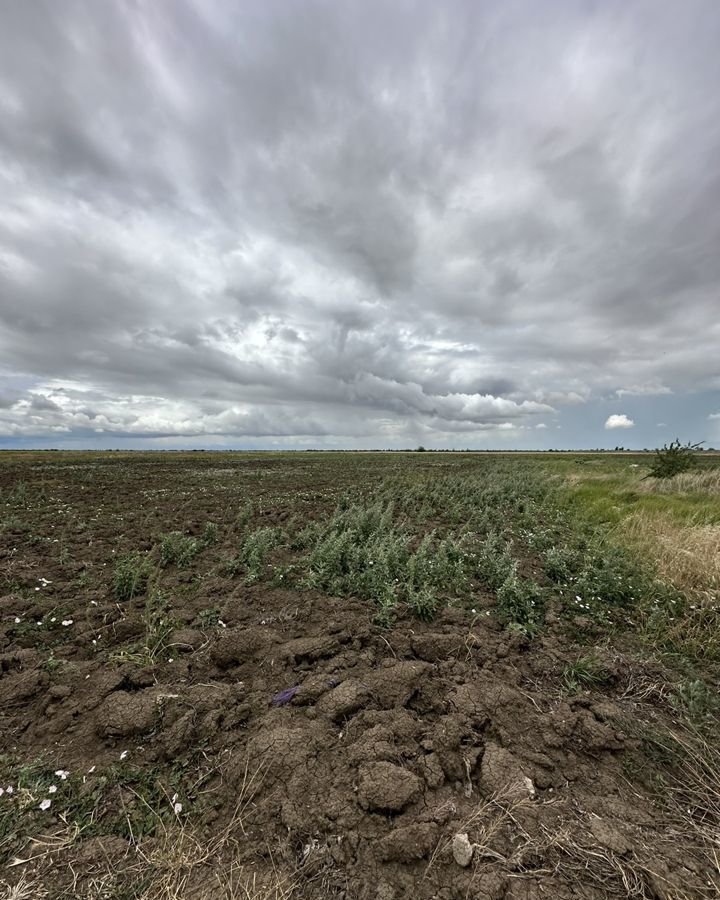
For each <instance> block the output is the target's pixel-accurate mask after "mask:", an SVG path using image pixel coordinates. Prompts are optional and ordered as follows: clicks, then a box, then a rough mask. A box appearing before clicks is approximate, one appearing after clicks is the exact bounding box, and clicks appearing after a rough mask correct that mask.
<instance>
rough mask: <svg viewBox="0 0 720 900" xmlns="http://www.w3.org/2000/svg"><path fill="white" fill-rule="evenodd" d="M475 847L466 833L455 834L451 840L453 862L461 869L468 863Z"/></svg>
mask: <svg viewBox="0 0 720 900" xmlns="http://www.w3.org/2000/svg"><path fill="white" fill-rule="evenodd" d="M474 850H475V847H474V846H473V845H472V844H471V843H470V839H469V838H468V836H467V834H465V833H464V832H463V833H459V834H456V835H455V837H454V838H453V842H452V852H453V858H454V860H455V862H456V863H457V864H458V865H459V866H462V867H463V869H464V868H466V867H467V866H469V865H470V863H471V862H472V858H473V852H474Z"/></svg>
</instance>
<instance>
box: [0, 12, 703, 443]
mask: <svg viewBox="0 0 720 900" xmlns="http://www.w3.org/2000/svg"><path fill="white" fill-rule="evenodd" d="M719 48H720V3H718V2H717V0H707V2H705V0H686V2H684V3H679V2H671V0H668V2H657V0H647V2H643V0H633V2H627V0H618V2H613V0H597V2H593V0H543V2H538V0H521V2H513V0H494V2H480V0H466V2H451V0H443V2H437V0H427V2H403V0H383V2H372V0H347V2H338V0H327V2H314V0H286V2H268V0H261V2H247V0H240V2H238V0H222V2H221V0H196V2H190V0H127V2H120V0H103V2H96V0H84V2H74V0H48V2H40V0H32V2H28V0H0V198H2V199H1V202H0V446H6V447H10V446H58V447H59V446H89V447H106V446H107V447H114V446H137V447H140V446H148V447H151V446H159V447H175V446H177V447H184V446H206V447H223V446H231V447H285V446H287V447H306V446H317V447H333V446H340V447H353V446H356V447H380V446H387V447H403V446H416V445H417V444H420V443H422V444H424V445H425V446H428V447H435V446H438V447H442V446H447V447H520V448H523V447H573V446H574V447H583V446H585V447H595V446H611V447H612V446H615V445H625V446H634V447H643V446H655V445H657V444H658V443H662V442H663V441H665V440H669V439H671V438H674V437H675V436H679V437H681V438H682V439H683V440H689V439H692V440H706V441H707V442H708V443H709V444H715V445H716V446H720V50H719Z"/></svg>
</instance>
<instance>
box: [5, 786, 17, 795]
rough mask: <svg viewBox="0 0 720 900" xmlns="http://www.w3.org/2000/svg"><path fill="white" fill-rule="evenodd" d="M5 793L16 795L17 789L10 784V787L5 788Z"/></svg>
mask: <svg viewBox="0 0 720 900" xmlns="http://www.w3.org/2000/svg"><path fill="white" fill-rule="evenodd" d="M5 793H6V794H14V793H15V788H14V787H13V786H12V785H11V784H9V785H8V786H7V787H6V788H5Z"/></svg>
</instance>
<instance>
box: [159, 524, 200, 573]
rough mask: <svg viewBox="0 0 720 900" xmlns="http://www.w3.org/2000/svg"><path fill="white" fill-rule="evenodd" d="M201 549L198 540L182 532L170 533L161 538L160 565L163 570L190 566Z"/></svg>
mask: <svg viewBox="0 0 720 900" xmlns="http://www.w3.org/2000/svg"><path fill="white" fill-rule="evenodd" d="M201 549H202V545H201V543H200V541H199V540H198V539H197V538H194V537H190V536H189V535H186V534H183V533H182V532H180V531H170V532H168V533H167V534H164V535H162V537H161V538H160V565H161V566H162V567H163V568H165V567H166V566H173V565H174V566H178V567H180V568H182V567H184V566H188V565H190V563H191V562H192V561H193V559H194V558H195V557H196V556H197V554H198V553H199V552H200V550H201Z"/></svg>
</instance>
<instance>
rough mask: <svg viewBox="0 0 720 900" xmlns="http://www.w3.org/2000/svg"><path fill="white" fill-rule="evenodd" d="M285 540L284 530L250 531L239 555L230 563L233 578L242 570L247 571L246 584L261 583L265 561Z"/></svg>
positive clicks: (265, 527) (261, 529)
mask: <svg viewBox="0 0 720 900" xmlns="http://www.w3.org/2000/svg"><path fill="white" fill-rule="evenodd" d="M284 540H285V532H284V531H283V529H282V528H273V527H271V526H264V527H263V528H257V529H255V531H250V532H249V533H248V534H247V536H246V537H245V540H244V541H243V544H242V546H241V548H240V551H239V552H238V554H237V555H236V556H235V557H234V559H233V560H232V561H231V562H230V566H229V572H230V574H231V575H232V576H235V575H237V573H238V572H239V571H241V570H242V569H244V570H245V583H246V584H254V583H255V582H256V581H259V580H260V578H261V576H262V574H263V571H264V568H265V560H266V559H267V556H268V554H269V553H270V552H271V551H272V550H274V549H275V548H276V547H279V546H280V545H281V544H282V543H283V542H284Z"/></svg>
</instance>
